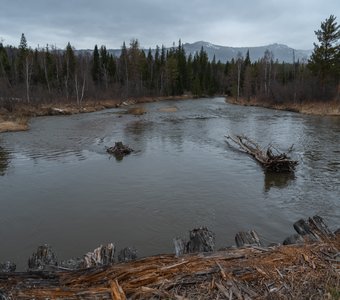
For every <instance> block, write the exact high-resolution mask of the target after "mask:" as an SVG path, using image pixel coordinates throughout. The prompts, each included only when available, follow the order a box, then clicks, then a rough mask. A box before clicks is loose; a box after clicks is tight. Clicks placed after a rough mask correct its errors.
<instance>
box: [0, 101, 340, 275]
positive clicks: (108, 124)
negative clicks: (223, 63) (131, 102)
mask: <svg viewBox="0 0 340 300" xmlns="http://www.w3.org/2000/svg"><path fill="white" fill-rule="evenodd" d="M143 106H144V108H145V109H146V110H147V112H148V113H147V114H145V115H142V116H132V115H121V114H120V113H119V112H120V110H119V109H111V110H105V111H100V112H96V113H91V114H81V115H73V116H59V117H40V118H36V119H33V120H32V121H31V124H30V125H31V130H30V131H28V132H17V133H5V134H1V135H0V205H1V209H0V241H1V250H0V262H1V261H4V260H11V261H14V262H16V263H17V264H18V267H19V270H24V269H25V268H26V261H27V258H28V256H29V255H30V254H31V253H32V252H33V251H34V250H35V249H36V247H37V246H38V245H40V244H44V243H49V244H51V245H52V246H53V248H54V249H55V251H56V252H57V255H58V258H60V259H67V258H70V257H75V256H81V255H82V254H84V253H86V252H88V251H90V250H93V249H94V248H95V247H97V246H98V245H99V244H104V243H108V242H114V243H115V244H116V246H117V248H118V249H121V248H123V247H126V246H134V247H136V248H137V249H138V254H139V256H146V255H152V254H159V253H169V252H173V245H172V238H174V237H176V236H183V237H186V236H187V235H188V231H189V230H190V229H192V228H194V227H197V226H202V225H203V226H207V227H208V228H209V229H210V230H212V231H214V232H215V233H216V240H217V248H218V247H222V246H227V245H232V244H234V236H235V233H236V232H237V231H240V230H247V229H255V230H257V232H258V233H259V234H260V236H261V237H262V238H263V240H264V241H265V242H266V243H271V242H282V240H283V239H284V238H285V237H286V236H287V235H289V234H291V233H293V228H292V226H291V225H292V223H293V222H294V221H296V220H297V219H299V218H306V217H308V216H310V215H314V214H319V215H321V216H322V217H324V218H325V220H326V221H327V222H328V223H329V224H330V226H331V228H332V229H336V227H337V226H340V171H339V170H340V118H338V117H318V116H306V115H301V114H296V113H292V112H284V111H275V110H268V109H262V108H255V107H242V106H234V105H230V104H226V103H225V102H224V99H223V98H214V99H197V100H185V101H177V102H174V101H171V102H166V101H164V102H158V103H149V104H145V105H143ZM168 107H176V109H177V111H176V110H173V111H171V112H167V110H166V109H165V111H164V109H162V108H168ZM228 133H236V134H245V135H247V136H249V137H250V138H252V139H254V140H256V141H257V142H258V143H259V144H261V145H264V146H265V145H268V144H269V143H272V144H273V145H274V146H275V147H277V148H278V149H280V150H283V151H284V150H287V149H288V148H289V147H290V146H291V145H292V144H294V147H295V151H294V152H293V157H294V158H295V159H297V160H299V162H300V164H299V165H298V167H297V169H296V172H295V174H293V175H292V174H289V175H287V174H283V175H277V174H266V173H265V172H264V171H263V170H262V168H261V166H259V165H258V164H257V163H256V162H255V161H254V160H253V159H251V158H250V157H248V156H247V155H245V154H243V153H240V152H238V151H235V150H234V149H232V148H230V147H229V146H228V145H227V144H226V143H225V138H224V135H226V134H228ZM115 141H123V142H124V143H126V144H128V145H129V146H131V147H132V148H134V149H135V150H138V151H137V152H135V153H134V154H132V155H130V156H127V157H125V158H124V159H123V160H122V161H117V160H115V159H114V158H112V157H111V156H110V155H108V154H107V153H106V152H105V147H109V146H112V145H113V144H114V142H115Z"/></svg>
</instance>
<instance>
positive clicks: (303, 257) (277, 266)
mask: <svg viewBox="0 0 340 300" xmlns="http://www.w3.org/2000/svg"><path fill="white" fill-rule="evenodd" d="M294 228H295V230H296V231H297V232H298V234H297V235H293V236H291V237H289V238H287V239H286V240H285V242H284V244H288V245H285V246H282V245H272V246H268V247H265V246H263V245H262V244H261V241H260V240H259V239H258V237H257V235H256V233H255V232H254V231H249V232H243V233H238V234H237V235H236V238H235V240H236V243H237V245H238V248H235V247H231V248H226V249H222V250H220V251H217V252H212V251H210V252H206V253H204V252H199V253H193V254H192V253H186V252H191V251H190V250H196V251H197V250H201V251H204V250H205V251H206V250H209V245H210V242H211V235H210V234H209V232H208V231H207V230H206V229H204V230H203V234H201V235H197V230H196V231H195V230H194V231H192V232H191V234H190V240H189V242H188V243H185V247H184V248H181V247H179V248H181V249H182V250H184V254H182V252H183V251H177V256H176V255H174V254H168V255H158V256H152V257H147V258H144V259H139V260H134V261H128V262H123V263H118V264H109V265H102V266H94V267H90V268H85V269H84V268H82V269H77V270H65V268H58V267H57V266H55V270H54V271H53V269H51V267H52V266H51V265H50V266H47V267H48V268H49V270H48V271H47V269H45V270H43V271H34V272H32V271H31V272H27V273H26V272H21V273H15V272H9V273H0V299H94V298H95V299H302V298H303V299H311V298H313V299H338V298H339V295H340V286H339V282H340V281H339V280H340V272H339V271H340V270H339V262H340V260H339V258H340V257H339V256H340V251H339V250H340V234H339V230H338V231H337V232H335V233H332V232H331V231H330V230H329V229H328V227H327V226H326V225H325V223H324V222H323V220H322V219H321V218H320V217H318V216H315V217H313V218H309V219H308V220H302V219H301V220H299V221H297V222H296V223H294ZM291 243H295V244H291ZM175 244H176V245H177V246H178V245H179V244H180V240H179V239H176V243H175ZM193 245H194V247H192V246H193ZM198 245H200V246H199V247H198V248H197V246H198ZM195 247H196V248H195ZM176 248H177V250H178V249H179V248H178V247H176ZM110 249H111V250H112V247H111V248H110ZM185 253H186V254H185ZM106 254H107V252H106ZM43 255H44V253H42V254H41V253H40V259H42V256H43ZM45 255H46V254H45ZM98 255H99V256H100V253H97V257H98ZM102 255H103V253H102ZM33 258H35V259H36V258H37V255H36V254H35V255H33ZM49 258H50V257H49ZM30 261H32V259H30ZM37 261H39V260H37ZM40 262H42V260H40V261H39V263H40ZM40 266H41V265H40Z"/></svg>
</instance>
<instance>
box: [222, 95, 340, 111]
mask: <svg viewBox="0 0 340 300" xmlns="http://www.w3.org/2000/svg"><path fill="white" fill-rule="evenodd" d="M226 102H227V103H230V104H236V105H243V106H257V107H264V108H270V109H277V110H285V111H292V112H298V113H302V114H307V115H318V116H340V103H339V102H336V101H330V102H327V103H324V102H317V101H315V102H306V103H273V102H268V101H261V100H258V99H255V98H251V99H249V100H248V99H245V98H239V99H236V98H232V97H227V98H226Z"/></svg>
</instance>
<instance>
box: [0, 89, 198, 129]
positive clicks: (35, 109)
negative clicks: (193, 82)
mask: <svg viewBox="0 0 340 300" xmlns="http://www.w3.org/2000/svg"><path fill="white" fill-rule="evenodd" d="M190 98H192V95H182V96H162V97H130V98H126V99H107V100H89V101H86V102H84V103H82V105H80V106H79V105H77V104H76V103H49V104H41V105H30V104H17V105H15V106H14V108H13V111H12V112H9V111H8V110H6V109H2V110H1V109H0V133H2V132H13V131H25V130H28V129H29V120H30V118H32V117H40V116H55V115H73V114H79V113H90V112H95V111H100V110H104V109H110V108H116V107H126V106H130V105H134V104H137V103H149V102H157V101H164V100H182V99H190Z"/></svg>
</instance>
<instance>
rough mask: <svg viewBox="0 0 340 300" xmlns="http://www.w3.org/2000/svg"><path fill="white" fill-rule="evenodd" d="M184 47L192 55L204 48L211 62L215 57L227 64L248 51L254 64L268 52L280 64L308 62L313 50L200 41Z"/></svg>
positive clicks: (276, 45) (280, 45) (277, 45)
mask: <svg viewBox="0 0 340 300" xmlns="http://www.w3.org/2000/svg"><path fill="white" fill-rule="evenodd" d="M183 47H184V49H185V52H186V53H192V54H194V53H195V52H197V51H200V49H201V48H202V47H203V49H204V50H205V51H206V52H207V54H208V57H209V59H210V60H212V59H213V57H214V55H215V59H216V61H218V60H220V61H221V62H226V61H230V60H232V59H233V58H237V56H238V53H241V54H242V56H243V57H245V56H246V53H247V51H248V50H249V56H250V60H251V61H253V62H254V61H257V60H259V59H260V58H262V57H263V56H264V53H265V51H266V50H269V51H270V52H272V53H273V59H274V61H275V60H278V61H279V62H283V61H284V62H287V63H292V62H293V61H294V59H295V61H298V60H299V61H302V60H307V59H308V58H309V57H310V55H311V54H312V50H297V49H293V48H290V47H288V46H286V45H282V44H271V45H267V46H258V47H227V46H219V45H214V44H211V43H209V42H204V41H200V42H195V43H192V44H189V43H186V44H183ZM294 56H295V58H294Z"/></svg>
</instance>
